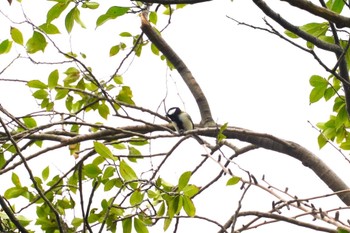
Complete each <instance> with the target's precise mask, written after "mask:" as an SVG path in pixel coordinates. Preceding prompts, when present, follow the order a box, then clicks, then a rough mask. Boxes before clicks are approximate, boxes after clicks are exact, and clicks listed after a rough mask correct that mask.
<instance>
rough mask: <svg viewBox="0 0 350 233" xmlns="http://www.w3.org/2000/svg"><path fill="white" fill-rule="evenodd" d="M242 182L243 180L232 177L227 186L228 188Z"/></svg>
mask: <svg viewBox="0 0 350 233" xmlns="http://www.w3.org/2000/svg"><path fill="white" fill-rule="evenodd" d="M240 180H241V178H240V177H237V176H232V177H231V178H230V179H229V180H228V181H227V182H226V185H227V186H229V185H235V184H237V183H238V182H239V181H240Z"/></svg>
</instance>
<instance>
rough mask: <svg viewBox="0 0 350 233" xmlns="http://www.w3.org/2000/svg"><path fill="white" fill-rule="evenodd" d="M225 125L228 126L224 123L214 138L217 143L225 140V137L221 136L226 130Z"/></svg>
mask: <svg viewBox="0 0 350 233" xmlns="http://www.w3.org/2000/svg"><path fill="white" fill-rule="evenodd" d="M227 125H228V123H227V122H226V123H225V124H223V125H222V126H221V127H220V130H219V133H218V135H217V136H216V138H217V140H218V141H219V142H221V141H222V140H224V139H225V138H226V136H225V135H224V134H223V132H224V131H225V130H226V129H227Z"/></svg>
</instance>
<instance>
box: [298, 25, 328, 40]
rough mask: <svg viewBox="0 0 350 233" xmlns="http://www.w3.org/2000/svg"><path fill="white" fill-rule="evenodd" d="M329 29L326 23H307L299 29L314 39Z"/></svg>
mask: <svg viewBox="0 0 350 233" xmlns="http://www.w3.org/2000/svg"><path fill="white" fill-rule="evenodd" d="M328 28H329V24H328V22H324V23H308V24H305V25H303V26H301V27H300V29H301V30H303V31H305V32H307V33H308V34H311V35H313V36H315V37H319V36H321V35H322V36H324V35H325V34H326V32H327V30H328Z"/></svg>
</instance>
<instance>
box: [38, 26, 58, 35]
mask: <svg viewBox="0 0 350 233" xmlns="http://www.w3.org/2000/svg"><path fill="white" fill-rule="evenodd" d="M39 28H40V29H41V30H43V31H44V32H45V33H46V34H59V33H60V30H58V28H57V27H56V26H55V25H53V24H51V23H44V24H42V25H40V26H39Z"/></svg>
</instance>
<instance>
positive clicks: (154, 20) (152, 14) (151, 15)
mask: <svg viewBox="0 0 350 233" xmlns="http://www.w3.org/2000/svg"><path fill="white" fill-rule="evenodd" d="M149 21H150V22H151V23H153V24H154V25H156V24H157V21H158V15H157V12H154V11H151V12H150V13H149Z"/></svg>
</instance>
